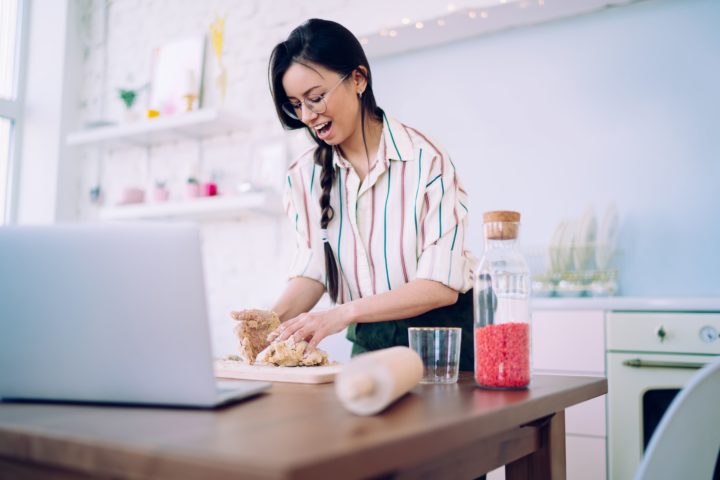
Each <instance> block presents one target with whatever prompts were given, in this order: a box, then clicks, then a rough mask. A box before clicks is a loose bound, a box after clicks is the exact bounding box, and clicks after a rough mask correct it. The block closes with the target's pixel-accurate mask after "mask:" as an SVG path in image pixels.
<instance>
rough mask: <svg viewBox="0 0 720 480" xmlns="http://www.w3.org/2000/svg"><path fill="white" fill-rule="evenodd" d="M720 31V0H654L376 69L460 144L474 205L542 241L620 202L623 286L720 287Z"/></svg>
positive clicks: (413, 109) (409, 116) (394, 105)
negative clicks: (508, 215) (561, 226)
mask: <svg viewBox="0 0 720 480" xmlns="http://www.w3.org/2000/svg"><path fill="white" fill-rule="evenodd" d="M718 25H720V3H718V2H717V1H714V0H688V1H677V0H653V1H647V2H640V3H637V4H633V5H629V6H626V7H622V8H615V9H609V10H606V11H603V12H598V13H594V14H590V15H585V16H582V17H577V18H572V19H567V20H560V21H555V22H552V23H547V24H544V25H539V26H535V27H531V28H523V29H518V30H513V31H508V32H504V33H499V34H496V35H492V36H486V37H480V38H475V39H472V40H468V41H464V42H461V43H454V44H452V45H447V46H443V47H440V48H435V49H431V50H424V51H422V52H418V53H412V54H406V55H403V56H400V57H391V58H387V59H381V60H380V61H377V62H375V63H374V72H373V73H374V75H375V79H376V85H377V93H378V97H379V102H380V103H381V105H382V106H384V107H385V108H386V109H387V110H388V111H389V112H391V113H392V114H393V115H395V116H397V117H399V118H401V119H403V120H405V121H408V122H412V123H413V124H415V125H417V126H418V127H419V128H422V129H425V130H426V131H427V132H429V133H430V134H431V135H433V136H434V137H435V138H437V139H438V140H440V141H441V142H442V143H444V144H445V146H446V148H448V150H449V151H450V154H451V155H452V157H453V159H454V161H455V163H456V165H457V167H458V169H459V170H460V172H461V174H462V176H463V177H464V178H465V183H466V184H467V185H468V191H469V193H470V199H471V204H472V211H473V212H478V213H479V212H480V211H483V210H490V209H499V208H502V209H507V208H511V209H518V210H520V211H521V212H523V215H524V222H523V230H524V245H525V247H526V249H527V250H528V251H530V252H533V253H534V252H536V251H537V250H538V248H541V247H544V246H546V245H547V244H548V242H549V241H550V237H551V235H552V233H553V230H554V228H555V226H556V224H557V223H558V222H559V221H561V220H562V219H564V218H579V217H580V216H581V215H582V214H583V213H584V211H585V209H586V208H587V207H588V206H594V209H595V211H596V213H597V215H598V216H601V215H602V214H603V213H604V209H605V208H607V206H608V205H609V204H610V202H614V203H615V204H616V205H617V207H618V209H619V211H620V215H621V229H620V244H619V246H620V250H621V254H622V255H621V257H620V262H621V268H622V270H621V282H620V283H621V288H622V293H623V294H625V295H638V296H667V295H669V296H703V295H705V296H716V295H720V273H718V272H720V255H717V253H716V250H717V248H718V246H719V245H720V190H719V189H718V185H720V135H718V133H719V132H720V127H719V126H720V90H719V89H718V85H720V28H718ZM398 92H402V94H398ZM472 218H473V220H474V221H473V225H472V228H471V233H470V236H469V241H470V242H472V243H471V245H474V246H475V245H476V246H477V248H478V250H479V249H480V246H481V244H482V239H481V237H482V231H481V225H480V218H479V216H478V215H477V214H476V215H475V216H474V217H472Z"/></svg>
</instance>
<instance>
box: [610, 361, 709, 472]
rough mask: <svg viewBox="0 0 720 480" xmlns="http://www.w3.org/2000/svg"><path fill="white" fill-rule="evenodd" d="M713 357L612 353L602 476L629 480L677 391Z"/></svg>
mask: <svg viewBox="0 0 720 480" xmlns="http://www.w3.org/2000/svg"><path fill="white" fill-rule="evenodd" d="M714 358H716V357H715V356H714V355H675V354H652V353H612V352H608V355H607V374H608V395H607V402H608V465H609V468H608V472H609V475H610V477H609V478H610V479H611V480H626V479H632V478H633V476H634V475H635V471H636V470H637V468H638V466H639V465H640V460H641V459H642V455H643V452H644V451H645V446H647V443H648V442H649V441H650V437H651V436H652V433H653V432H654V430H655V427H656V426H657V424H658V422H659V421H660V418H662V415H663V414H664V413H665V410H667V408H668V406H669V405H670V402H671V401H672V399H673V398H674V397H675V395H676V394H677V393H678V391H679V390H680V389H681V388H682V387H683V385H685V384H686V383H687V381H688V380H689V379H690V377H692V376H693V375H694V374H695V373H696V372H697V371H698V369H700V368H701V367H703V366H704V365H705V364H706V363H708V362H710V361H712V360H713V359H714Z"/></svg>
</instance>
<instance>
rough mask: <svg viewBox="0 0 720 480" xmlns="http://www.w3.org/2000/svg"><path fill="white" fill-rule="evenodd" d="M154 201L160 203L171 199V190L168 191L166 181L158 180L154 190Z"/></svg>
mask: <svg viewBox="0 0 720 480" xmlns="http://www.w3.org/2000/svg"><path fill="white" fill-rule="evenodd" d="M153 199H154V200H155V201H156V202H158V203H163V202H167V201H168V199H170V190H168V188H167V186H166V184H165V182H164V181H161V180H156V181H155V188H154V189H153Z"/></svg>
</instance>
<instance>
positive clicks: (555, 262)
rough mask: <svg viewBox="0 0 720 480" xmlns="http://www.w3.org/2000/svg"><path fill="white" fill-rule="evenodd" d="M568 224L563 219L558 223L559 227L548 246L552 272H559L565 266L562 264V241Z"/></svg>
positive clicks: (556, 228)
mask: <svg viewBox="0 0 720 480" xmlns="http://www.w3.org/2000/svg"><path fill="white" fill-rule="evenodd" d="M566 226H567V222H566V221H565V220H562V221H561V222H560V223H558V225H557V227H555V231H554V232H553V234H552V237H551V238H550V245H549V246H548V263H549V266H550V271H552V272H559V271H561V270H562V268H563V267H562V265H561V264H560V242H561V241H562V236H563V233H564V232H565V227H566Z"/></svg>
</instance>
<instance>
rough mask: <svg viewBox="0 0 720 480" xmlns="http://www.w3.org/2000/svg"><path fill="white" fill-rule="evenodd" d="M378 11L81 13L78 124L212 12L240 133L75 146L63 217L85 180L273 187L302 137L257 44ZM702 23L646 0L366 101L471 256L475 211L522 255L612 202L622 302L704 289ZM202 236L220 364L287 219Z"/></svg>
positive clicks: (481, 51) (714, 41) (706, 210)
mask: <svg viewBox="0 0 720 480" xmlns="http://www.w3.org/2000/svg"><path fill="white" fill-rule="evenodd" d="M547 1H549V0H547ZM382 3H383V2H380V1H379V0H372V1H363V2H353V1H349V0H346V1H312V2H311V1H290V0H288V1H273V2H263V1H260V0H254V1H250V0H248V1H243V2H234V1H208V2H195V1H192V0H173V1H168V0H158V1H152V2H150V1H139V0H115V1H113V2H112V3H110V4H109V7H107V10H105V8H104V5H105V4H104V3H102V2H93V1H90V0H84V1H80V2H79V3H78V4H79V6H80V10H81V22H80V23H81V25H82V28H81V31H80V33H81V35H82V45H83V52H82V53H83V59H84V60H83V72H82V75H81V76H82V78H83V81H82V84H81V85H79V89H80V101H79V103H78V105H77V108H78V111H79V112H80V117H81V123H82V122H90V121H94V120H98V119H119V118H121V117H122V107H121V104H120V102H119V101H118V100H117V96H116V89H117V88H119V87H128V86H138V85H141V84H142V83H144V82H146V81H148V79H149V72H150V53H151V49H152V48H153V47H155V46H158V45H160V44H162V43H164V42H167V41H169V40H173V39H176V38H178V37H182V36H186V35H188V34H194V33H198V32H206V31H207V27H208V25H209V24H210V23H211V22H212V21H213V20H214V18H215V16H216V15H221V16H227V17H226V18H227V21H226V27H225V33H226V39H225V61H226V64H227V66H228V72H229V88H228V95H227V98H226V100H225V102H224V107H225V108H226V109H227V110H228V111H230V112H232V113H233V114H236V115H237V116H238V117H240V118H243V119H244V120H246V121H247V122H248V123H247V127H246V128H244V129H242V130H238V131H236V132H234V133H231V134H228V135H223V136H219V137H213V138H208V139H205V140H203V141H202V142H201V143H199V144H198V143H197V142H193V141H188V142H184V141H179V142H175V143H172V144H167V145H163V146H161V147H157V148H153V149H152V150H150V151H147V150H145V149H134V148H124V149H115V150H110V151H106V152H102V151H98V150H93V149H84V150H79V149H78V150H77V151H76V152H75V153H74V155H75V156H76V157H77V158H76V161H78V162H80V164H81V165H82V175H81V176H80V178H78V181H77V183H76V185H75V188H76V189H77V190H78V191H77V192H75V193H77V194H78V195H79V197H80V198H81V201H80V203H79V204H78V205H77V206H76V210H77V216H78V217H79V218H80V219H81V220H86V221H93V220H95V219H96V218H97V216H98V212H99V208H100V207H99V206H97V205H94V204H92V203H91V202H90V200H89V196H88V191H89V190H90V188H92V187H93V186H94V185H95V184H97V183H98V182H99V183H100V184H102V186H103V189H104V191H105V203H106V205H107V204H112V203H114V202H115V201H117V199H118V197H119V194H120V191H121V190H122V188H123V187H125V186H128V185H133V184H139V185H142V186H145V187H149V186H150V185H151V184H152V182H153V180H154V179H163V180H166V181H167V182H168V184H169V186H170V188H171V189H172V190H173V195H175V196H177V195H179V193H180V192H181V191H182V186H183V183H184V181H185V179H186V178H187V176H189V175H198V176H201V177H203V178H210V177H211V176H212V177H214V178H216V179H217V181H218V183H219V184H220V188H221V190H223V191H225V192H231V191H233V190H234V189H236V188H237V187H238V185H239V184H242V183H244V182H247V181H255V182H258V181H262V182H265V183H269V184H270V185H271V186H276V187H277V188H279V186H280V183H281V182H282V175H281V174H279V175H278V178H277V181H276V183H275V182H274V181H273V180H272V171H270V172H267V171H263V165H264V160H265V159H267V158H268V157H269V156H275V157H277V155H278V151H277V148H278V146H279V148H280V155H283V152H284V155H285V159H284V161H287V160H288V159H290V158H292V157H293V156H294V155H295V154H296V153H297V152H298V151H299V150H300V149H301V148H303V146H304V145H305V144H306V140H305V139H304V138H303V137H302V136H298V135H297V134H287V133H285V132H283V131H282V130H281V129H280V127H279V126H278V124H277V120H276V119H275V118H274V110H273V108H272V104H271V100H270V97H269V94H268V91H267V78H266V68H267V56H268V54H269V51H270V49H271V48H272V46H273V45H274V44H275V43H276V42H277V41H279V40H281V39H282V38H284V37H285V36H286V35H287V33H288V32H289V31H290V30H291V29H292V27H294V26H295V25H296V24H298V23H300V22H301V21H302V20H303V19H305V18H308V17H311V16H320V17H325V18H332V19H337V20H339V21H343V22H345V23H346V24H347V25H348V26H350V27H351V28H353V30H355V31H372V29H376V28H379V27H381V26H382V23H381V22H382V21H383V19H382V18H380V16H378V15H377V11H378V9H379V8H380V6H381V5H382ZM415 3H417V2H415ZM428 3H431V2H420V4H422V5H423V6H424V7H425V8H426V7H427V4H428ZM398 5H400V6H403V5H404V6H406V7H407V8H408V9H410V8H411V6H412V5H413V2H409V1H407V2H398ZM398 5H395V8H400V7H398ZM105 12H106V13H107V22H105V21H104V13H105ZM408 15H409V16H411V17H412V12H411V11H410V13H408ZM718 20H720V7H719V6H718V4H717V2H714V1H711V0H689V1H683V0H652V1H647V2H643V3H640V4H635V5H631V6H627V7H622V8H618V9H612V10H609V11H603V12H598V13H594V14H590V15H586V16H583V17H578V18H573V19H568V20H562V21H556V22H552V23H549V24H545V25H540V26H535V27H528V28H523V29H517V30H511V31H507V32H503V33H498V34H494V35H491V36H486V37H479V38H476V39H472V40H468V41H464V42H459V43H454V44H449V45H446V46H442V47H437V48H434V49H425V50H423V51H422V52H416V53H408V54H403V55H399V56H394V57H386V58H380V59H371V62H372V64H371V66H372V67H373V69H374V72H373V73H374V75H375V82H376V83H375V88H376V92H377V96H378V100H379V102H380V104H381V105H382V106H383V107H384V108H386V110H387V111H388V112H389V113H390V114H391V115H393V116H396V117H397V118H399V119H401V120H403V121H405V122H408V123H410V124H412V125H414V126H417V127H419V128H421V129H424V130H426V131H427V132H428V133H429V134H430V135H431V136H433V137H435V138H436V139H438V140H439V141H440V142H441V143H443V144H444V145H445V147H446V148H447V149H448V150H449V151H450V152H451V155H452V157H453V160H454V161H455V163H456V164H457V165H458V168H459V170H460V173H461V175H462V177H463V179H464V183H465V184H466V186H467V188H468V190H469V192H470V196H471V201H472V209H473V211H474V212H475V216H474V217H473V220H472V221H471V229H472V233H471V235H470V237H469V238H470V241H471V242H472V243H471V245H472V246H473V248H474V249H475V251H476V253H477V254H478V255H479V254H480V253H481V252H480V249H481V244H482V241H481V228H480V212H482V211H483V210H488V209H496V208H514V209H519V210H521V211H522V212H523V214H524V216H525V221H524V225H523V229H524V242H525V245H526V247H527V248H528V250H532V251H536V250H540V249H542V248H543V247H544V246H546V244H547V242H548V240H549V237H550V235H551V233H552V230H553V228H554V227H555V225H556V223H557V222H558V221H560V220H561V219H563V218H565V217H573V216H580V215H581V214H582V213H583V210H584V209H585V207H586V206H587V205H594V206H595V208H596V210H597V211H598V213H602V211H603V209H604V208H605V207H606V205H607V204H608V203H609V202H611V201H614V202H615V203H616V204H617V206H618V208H619V210H620V213H621V218H622V224H621V237H620V246H621V249H622V251H623V257H622V258H623V265H622V266H623V276H622V278H621V282H622V288H623V292H624V293H626V294H630V295H684V296H693V295H717V294H720V276H718V275H717V273H716V272H718V271H720V256H717V255H713V251H712V249H713V247H714V246H716V245H718V244H720V241H719V240H720V225H718V221H717V220H718V219H720V202H719V201H718V194H717V190H716V186H717V184H718V179H720V166H719V165H720V140H718V139H716V138H713V133H715V131H716V130H717V125H718V124H719V123H718V120H719V118H718V116H720V113H719V112H720V109H719V108H718V107H719V106H720V105H718V98H719V97H718V93H717V87H716V86H717V85H718V84H720V82H719V80H720V59H719V58H720V57H719V56H718V54H717V53H718V47H719V46H720V33H718V30H717V28H713V27H714V26H716V25H717V24H718ZM209 68H210V69H211V67H209ZM210 71H211V72H212V70H210ZM213 95H216V92H215V93H213V92H209V97H208V98H209V99H213ZM214 98H215V99H214V101H217V96H215V97H214ZM140 101H141V102H142V101H143V99H142V98H141V100H140ZM78 127H81V125H78ZM715 137H717V135H715ZM199 152H201V156H199ZM203 237H204V241H205V251H204V254H205V258H206V278H207V282H208V289H209V301H210V310H211V317H212V325H213V341H214V346H215V349H216V353H218V354H226V353H230V352H231V351H232V350H233V349H234V340H233V338H232V335H231V334H230V332H231V328H232V321H231V320H229V318H228V312H229V310H231V309H234V308H246V307H253V306H256V307H269V306H270V305H271V304H272V301H273V300H274V298H275V297H276V296H277V294H278V293H279V292H280V291H281V289H282V287H283V283H284V280H285V273H284V272H285V271H286V269H287V265H288V264H289V261H290V259H291V258H292V254H293V245H292V244H293V240H292V235H291V231H290V229H289V227H288V224H287V222H285V221H284V219H283V218H282V217H273V216H267V217H263V216H256V217H251V218H248V219H245V220H244V221H242V222H216V223H211V224H206V225H205V226H204V228H203ZM324 346H325V347H326V348H328V349H330V350H331V351H332V352H333V353H334V356H335V357H336V358H337V359H338V360H343V359H344V358H346V357H347V355H348V353H349V351H348V345H347V343H346V342H345V341H343V340H342V338H341V337H340V336H339V337H336V338H332V339H329V340H328V341H327V342H326V343H325V345H324Z"/></svg>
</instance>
